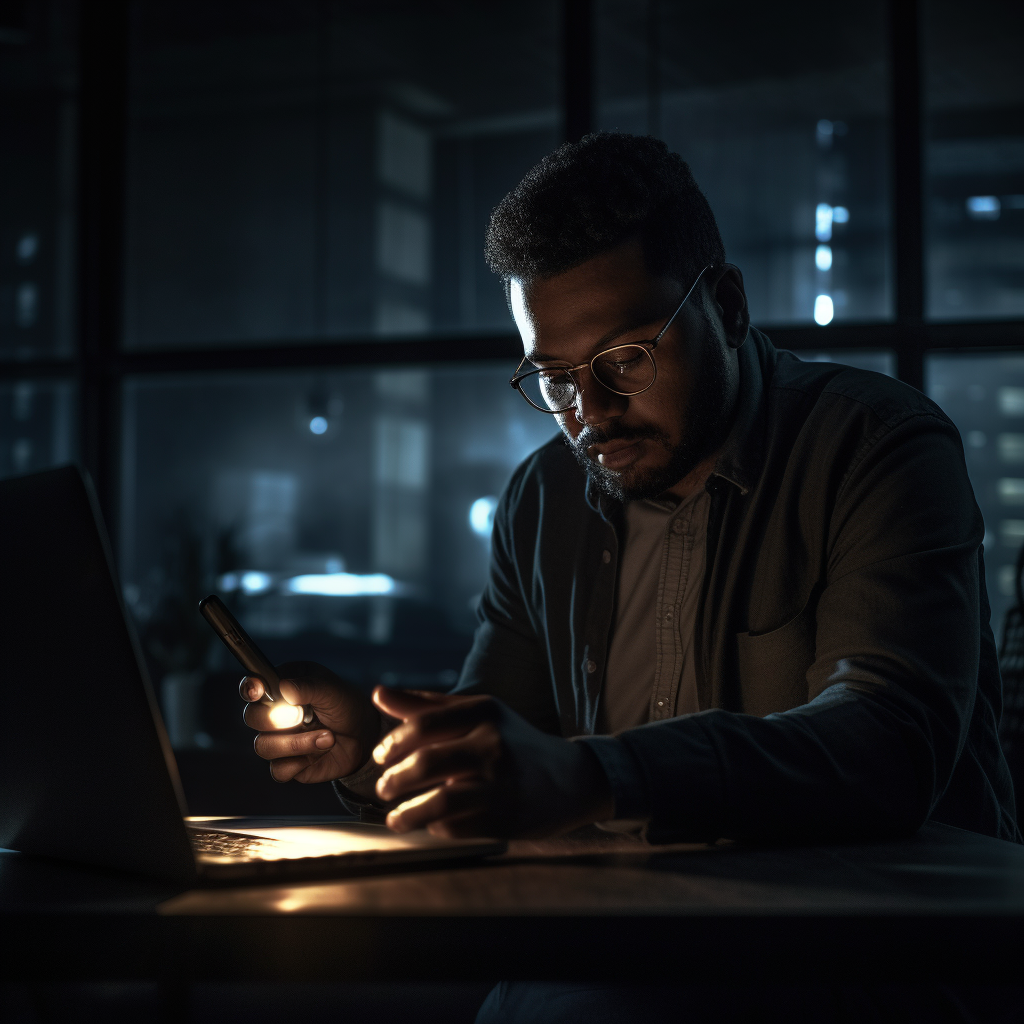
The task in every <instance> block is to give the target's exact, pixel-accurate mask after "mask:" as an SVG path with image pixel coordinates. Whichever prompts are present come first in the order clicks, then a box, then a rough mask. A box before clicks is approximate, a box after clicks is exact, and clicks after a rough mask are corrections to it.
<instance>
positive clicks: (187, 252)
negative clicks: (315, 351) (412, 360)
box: [125, 0, 561, 348]
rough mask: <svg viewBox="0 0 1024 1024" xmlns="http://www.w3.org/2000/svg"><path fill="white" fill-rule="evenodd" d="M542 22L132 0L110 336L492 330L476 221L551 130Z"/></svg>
mask: <svg viewBox="0 0 1024 1024" xmlns="http://www.w3.org/2000/svg"><path fill="white" fill-rule="evenodd" d="M557 20H558V5H557V4H555V3H553V2H550V0H549V2H545V0H519V2H516V3H515V4H513V3H510V2H507V0H502V2H493V3H487V4H477V3H470V2H467V0H462V2H454V0H448V2H438V3H431V4H422V3H412V2H410V0H382V2H378V3H374V4H328V3H320V4H307V3H303V4H272V5H266V4H251V5H239V4H237V3H228V2H223V0H220V2H210V0H204V2H202V3H200V2H197V0H190V2H182V0H174V2H173V3H171V2H168V0H159V2H157V0H152V2H146V3H137V4H135V5H134V35H133V40H134V42H133V53H132V56H133V72H132V74H133V78H132V82H133V84H132V118H131V133H130V143H129V145H130V164H129V177H130V187H129V200H128V202H129V229H128V254H129V255H128V261H127V282H126V288H127V297H126V321H125V343H126V345H128V346H129V347H136V348H144V347H169V346H195V345H206V344H250V343H259V342H275V343H282V342H287V341H289V340H296V339H299V340H309V339H316V338H326V337H342V336H346V335H348V336H358V337H364V338H365V337H367V336H371V335H380V336H381V337H394V336H402V335H405V336H409V335H413V336H415V335H425V334H429V333H431V332H433V331H444V332H446V333H451V332H453V331H458V330H462V329H465V330H471V331H478V330H480V329H485V330H501V331H508V330H509V321H508V314H507V312H506V308H505V301H504V297H503V295H502V291H501V288H500V286H499V284H498V283H497V281H495V280H494V279H493V278H492V275H491V274H490V273H489V272H488V270H487V268H486V265H485V264H484V261H483V255H482V253H483V234H484V228H485V226H486V223H487V218H488V216H489V215H490V211H491V209H492V208H493V207H494V206H495V205H496V204H497V202H498V201H499V200H500V199H501V198H502V196H503V195H504V194H505V193H506V192H507V191H508V190H509V189H511V188H512V187H513V186H514V185H515V184H516V182H517V181H518V180H519V179H520V178H521V177H522V175H523V174H524V173H525V171H526V170H527V169H528V168H529V167H531V166H532V165H533V164H534V163H535V162H536V161H537V160H538V159H539V158H540V157H541V156H543V155H544V154H545V153H547V152H548V151H550V150H551V149H552V148H554V146H555V145H557V143H558V141H559V133H560V130H561V129H560V124H561V119H560V115H559V108H558V105H557V84H558V59H557V56H558V46H557V36H558V31H557ZM453 25H457V26H458V31H457V32H453V31H452V26H453Z"/></svg>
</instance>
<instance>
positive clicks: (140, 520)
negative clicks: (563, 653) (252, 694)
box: [120, 362, 557, 747]
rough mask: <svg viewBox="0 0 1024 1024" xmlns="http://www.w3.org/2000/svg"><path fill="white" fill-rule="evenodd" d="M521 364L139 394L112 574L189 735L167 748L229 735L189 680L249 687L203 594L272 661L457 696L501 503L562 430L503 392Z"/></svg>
mask: <svg viewBox="0 0 1024 1024" xmlns="http://www.w3.org/2000/svg"><path fill="white" fill-rule="evenodd" d="M514 369H515V363H513V362H509V363H499V364H491V363H475V364H471V365H449V366H443V367H402V368H396V369H353V370H346V371H334V372H329V373H309V372H303V371H292V372H289V373H287V374H274V375H268V374H266V373H263V374H247V375H237V374H233V375H230V376H217V377H210V376H207V375H202V376H190V377H180V376H179V377H174V378H165V377H147V378H142V379H140V378H135V379H132V380H130V381H129V382H128V384H127V386H126V392H125V409H124V414H125V421H124V431H125V433H124V437H125V450H124V472H125V480H126V484H127V486H126V487H125V489H124V496H125V505H124V512H123V514H122V517H121V522H122V530H121V559H120V561H121V565H122V575H123V580H124V582H125V585H126V596H127V598H128V602H129V605H130V606H131V607H132V609H133V611H134V613H135V616H136V619H137V621H138V622H139V627H140V634H141V638H142V643H143V646H144V648H145V650H146V653H147V656H148V657H149V658H150V660H151V663H152V666H153V670H154V676H155V677H156V678H157V679H161V680H163V681H164V686H163V694H162V696H163V699H164V704H165V708H167V709H168V719H169V720H170V721H172V722H175V723H179V722H180V723H182V724H180V725H176V727H175V728H174V729H172V740H173V741H174V742H175V743H177V744H178V745H179V746H186V747H187V746H194V745H196V744H197V743H198V744H199V745H208V746H214V745H217V744H218V743H220V742H222V741H223V740H224V734H225V730H230V731H229V732H228V733H227V735H228V736H229V737H230V738H231V739H233V738H234V729H233V726H234V721H233V719H234V717H236V716H237V709H235V715H232V716H231V717H230V718H225V719H224V720H223V721H216V720H214V721H212V722H211V721H209V720H204V719H203V716H202V715H201V714H200V713H199V710H198V709H193V708H192V707H191V705H188V706H186V696H185V695H183V690H182V686H183V684H182V679H183V675H184V677H185V678H188V676H189V674H190V673H191V674H195V673H204V672H209V673H223V674H226V675H227V676H230V677H234V678H236V679H237V677H238V676H239V670H238V668H237V666H236V665H235V663H234V662H233V660H232V659H231V657H230V655H229V654H228V653H227V651H226V650H225V649H224V648H223V646H222V645H220V644H219V643H217V642H216V640H215V637H214V636H213V634H212V632H211V631H210V630H209V628H208V627H207V625H206V623H205V622H203V621H202V620H201V619H200V618H199V616H198V615H197V614H196V610H195V609H196V605H197V604H198V602H199V601H200V600H201V599H202V598H203V597H204V596H205V595H206V594H208V593H210V592H212V591H217V592H219V593H220V594H221V595H222V597H223V598H224V599H225V601H227V603H228V604H229V605H230V606H231V607H232V608H233V609H234V610H235V612H236V614H237V615H238V616H239V618H240V619H241V620H242V621H243V623H244V625H245V626H246V628H247V629H248V630H249V631H250V632H251V633H252V634H253V635H254V636H256V637H258V638H259V642H260V643H261V644H262V645H263V646H264V647H265V649H266V651H267V654H268V655H269V656H270V657H271V658H272V660H274V661H275V662H278V663H279V662H282V661H287V660H292V659H297V658H298V659H312V660H317V661H321V662H323V663H324V664H327V665H330V666H332V667H333V668H334V669H335V670H336V671H338V672H340V673H342V674H343V675H345V676H346V678H349V679H352V680H354V681H358V682H360V683H363V684H364V685H366V686H367V687H371V686H373V685H375V684H376V683H377V682H379V681H381V680H385V681H388V682H391V683H394V684H395V685H400V686H416V687H418V688H426V689H441V688H444V687H445V686H450V685H451V684H452V683H453V682H454V680H455V678H456V676H457V673H458V670H459V668H460V667H461V664H462V660H463V658H464V657H465V655H466V653H467V651H468V650H469V643H470V638H471V635H472V632H473V629H474V628H475V626H476V601H477V598H478V597H479V593H480V590H481V588H482V585H483V581H484V579H485V577H486V571H487V560H488V557H489V550H490V548H489V544H490V530H491V524H492V521H493V517H494V509H495V506H496V504H497V499H498V495H499V494H500V493H501V491H502V489H503V488H504V486H505V483H506V482H507V480H508V477H509V475H510V474H511V472H512V470H513V469H514V468H515V466H516V465H517V464H518V463H519V462H520V461H522V459H524V458H525V457H526V456H527V455H528V454H529V453H530V452H531V451H533V450H534V449H535V448H537V447H539V446H540V445H541V444H543V443H544V442H545V441H547V440H548V439H549V438H550V437H552V436H553V435H554V433H555V432H556V431H557V424H555V422H554V419H553V418H552V417H550V416H542V415H540V414H539V413H537V412H534V411H533V410H531V409H530V408H529V406H527V404H526V403H525V402H524V401H523V400H522V399H521V398H520V397H519V395H518V394H517V393H516V392H515V391H514V390H513V389H512V388H510V387H509V386H508V379H509V377H510V376H511V375H512V372H513V370H514ZM216 685H217V686H219V687H221V688H223V689H225V690H229V689H233V688H230V687H228V685H227V682H226V681H224V680H221V679H220V678H218V681H217V684H216ZM194 696H195V697H196V699H197V701H198V691H196V693H195V694H194ZM190 728H191V729H192V730H193V731H192V732H191V733H189V731H188V730H189V729H190ZM197 737H198V738H197Z"/></svg>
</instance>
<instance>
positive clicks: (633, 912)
mask: <svg viewBox="0 0 1024 1024" xmlns="http://www.w3.org/2000/svg"><path fill="white" fill-rule="evenodd" d="M0 915H2V917H0V927H2V928H3V933H4V935H5V936H6V942H5V946H6V951H5V954H4V955H3V956H2V957H0V977H3V978H5V979H7V980H19V981H23V980H28V979H32V978H35V977H40V976H42V975H44V974H45V976H46V977H48V978H54V977H59V978H64V979H68V980H73V979H77V978H90V979H106V978H109V979H131V978H149V979H160V978H164V979H166V978H174V979H176V980H177V981H179V982H180V981H186V982H187V981H246V980H263V981H268V980H281V981H321V982H326V981H344V980H365V981H370V980H396V981H397V980H407V981H414V980H432V981H437V980H449V981H471V980H493V979H497V978H501V977H504V978H532V979H545V978H548V979H562V980H569V979H576V978H600V979H605V980H614V979H623V980H624V979H627V978H629V979H636V980H640V979H652V980H658V981H671V982H680V983H681V982H686V981H714V980H732V981H735V979H736V978H738V977H739V978H743V979H744V980H745V981H748V982H756V981H759V980H766V981H775V982H783V981H799V980H803V981H809V980H813V981H815V982H819V983H820V982H826V981H858V982H867V981H873V982H886V981H920V982H938V981H941V982H944V983H954V982H963V983H968V982H1013V983H1017V982H1019V975H1020V965H1021V963H1024V847H1019V846H1016V845H1013V844H1010V843H1005V842H1001V841H999V840H995V839H989V838H986V837H984V836H978V835H974V834H973V833H969V832H963V831H961V830H959V829H954V828H950V827H947V826H943V825H927V826H925V828H924V829H922V830H921V832H920V833H919V834H918V835H917V836H916V837H914V838H913V839H911V840H907V841H904V842H894V843H883V844H868V845H863V846H842V847H794V848H777V847H776V848H752V847H743V846H738V845H727V844H722V845H716V846H713V847H707V846H699V847H698V846H688V847H686V846H679V847H670V848H659V847H646V846H641V845H639V844H637V843H634V842H631V841H627V840H619V839H616V838H614V837H611V836H607V835H596V834H595V835H591V836H589V837H586V838H576V839H565V840H558V841H551V842H545V843H514V844H512V847H511V849H510V851H509V853H508V854H507V855H505V856H504V857H501V858H498V859H496V860H495V861H492V862H490V863H485V864H479V865H475V866H472V867H460V868H447V869H446V868H441V869H437V870H432V871H419V872H406V873H394V874H388V875H376V876H372V877H361V878H350V879H346V880H339V881H331V882H311V883H303V884H297V885H291V886H267V887H250V888H234V889H216V890H209V889H208V890H193V891H190V892H184V893H182V892H175V891H174V890H173V888H170V887H167V886H162V885H160V884H158V883H152V882H147V881H145V880H137V879H128V878H125V877H123V876H114V875H110V874H104V873H101V872H95V871H86V870H82V869H78V868H74V867H68V866H64V865H57V864H54V863H46V862H41V861H37V860H33V859H31V858H28V857H24V856H22V855H19V854H13V853H4V854H2V855H0Z"/></svg>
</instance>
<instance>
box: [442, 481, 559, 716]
mask: <svg viewBox="0 0 1024 1024" xmlns="http://www.w3.org/2000/svg"><path fill="white" fill-rule="evenodd" d="M529 466H530V461H528V462H527V463H525V464H524V465H523V466H521V467H520V468H519V469H518V470H517V472H516V474H515V475H514V476H513V478H512V480H511V482H510V483H509V485H508V487H507V488H506V490H505V493H504V494H503V495H502V497H501V500H500V501H499V503H498V508H497V509H496V511H495V515H494V529H493V531H492V534H491V564H490V572H489V575H488V580H487V584H486V586H485V587H484V590H483V593H482V594H481V596H480V604H479V608H478V612H477V615H478V617H479V620H480V624H479V625H478V626H477V629H476V633H475V634H474V637H473V646H472V647H471V648H470V652H469V655H468V656H467V657H466V661H465V663H464V664H463V666H462V674H461V675H460V677H459V682H458V684H457V685H456V687H455V691H454V692H455V693H467V694H468V693H486V694H488V695H490V696H492V697H497V698H498V699H499V700H501V701H503V702H504V703H505V704H507V705H508V706H509V707H510V708H512V709H513V710H514V711H516V712H518V713H519V714H520V715H522V716H523V717H524V718H525V719H526V720H527V721H528V722H530V723H531V724H532V725H534V726H536V727H537V728H538V729H542V730H543V731H545V732H550V733H555V734H557V733H559V732H560V726H559V721H558V711H557V708H556V706H555V699H554V691H553V687H552V682H551V671H550V666H549V664H548V658H547V655H546V649H545V645H544V643H543V641H542V639H541V630H540V628H539V625H538V623H537V621H536V616H534V615H533V614H531V611H530V609H529V607H528V606H527V598H526V595H527V594H529V593H531V592H532V589H533V587H532V577H533V560H534V552H533V546H532V544H531V538H536V535H537V529H536V517H537V514H538V509H537V505H538V497H537V494H536V490H537V488H538V486H539V484H538V482H537V480H536V478H535V476H534V475H532V474H529V473H528V467H529Z"/></svg>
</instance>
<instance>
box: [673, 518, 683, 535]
mask: <svg viewBox="0 0 1024 1024" xmlns="http://www.w3.org/2000/svg"><path fill="white" fill-rule="evenodd" d="M672 532H673V533H682V532H683V521H682V519H676V520H674V521H673V523H672Z"/></svg>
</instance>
